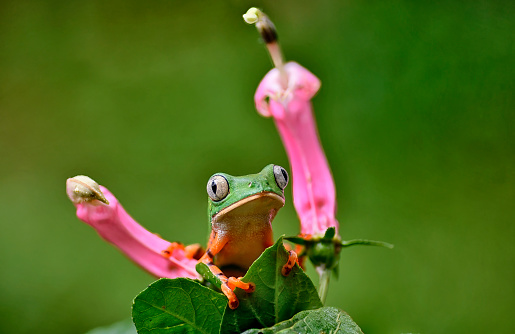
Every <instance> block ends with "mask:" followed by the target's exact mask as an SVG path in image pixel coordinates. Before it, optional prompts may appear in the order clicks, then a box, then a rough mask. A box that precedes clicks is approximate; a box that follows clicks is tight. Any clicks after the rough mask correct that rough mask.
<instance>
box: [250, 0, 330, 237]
mask: <svg viewBox="0 0 515 334" xmlns="http://www.w3.org/2000/svg"><path fill="white" fill-rule="evenodd" d="M243 18H244V19H245V21H246V22H247V23H255V24H256V28H257V29H258V31H259V33H260V34H261V37H262V38H263V40H264V42H265V43H266V46H267V48H268V51H269V52H270V56H271V58H272V61H273V63H274V65H275V67H276V68H274V69H272V70H271V71H270V72H268V74H267V75H266V76H265V77H264V79H263V80H262V81H261V83H260V84H259V87H258V89H257V91H256V94H255V96H254V101H255V103H256V108H257V110H258V112H259V113H260V114H261V115H263V116H265V117H273V118H274V121H275V125H276V126H277V129H278V131H279V133H280V135H281V139H282V141H283V143H284V146H285V148H286V152H287V154H288V158H289V160H290V165H291V169H292V182H293V203H294V205H295V209H296V210H297V214H298V215H299V219H300V223H301V233H302V234H304V235H323V234H324V233H325V232H326V230H327V229H328V228H330V227H334V228H335V230H336V232H338V221H337V220H336V219H335V217H334V215H335V212H336V199H335V198H336V191H335V187H334V181H333V177H332V175H331V170H330V169H329V164H328V163H327V159H326V157H325V154H324V151H323V149H322V145H321V144H320V140H319V138H318V133H317V127H316V124H315V119H314V117H313V108H312V105H311V99H312V98H313V96H314V95H315V94H316V93H317V92H318V89H319V88H320V80H319V79H318V78H317V77H316V76H314V75H313V74H312V73H311V72H309V71H308V70H307V69H305V68H304V67H302V66H300V65H299V64H297V63H294V62H289V63H287V64H283V56H282V54H281V50H280V48H279V44H278V42H277V32H276V30H275V27H274V25H273V23H272V22H271V21H270V19H269V18H268V17H267V16H266V15H265V14H264V13H263V12H261V11H260V10H259V9H256V8H251V9H249V10H248V11H247V13H245V14H244V15H243Z"/></svg>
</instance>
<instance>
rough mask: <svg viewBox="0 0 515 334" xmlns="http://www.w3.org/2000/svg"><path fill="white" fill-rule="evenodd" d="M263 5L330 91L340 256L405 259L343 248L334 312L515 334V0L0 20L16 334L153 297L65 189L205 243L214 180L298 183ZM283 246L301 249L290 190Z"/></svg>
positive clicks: (26, 8) (0, 296)
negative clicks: (258, 19)
mask: <svg viewBox="0 0 515 334" xmlns="http://www.w3.org/2000/svg"><path fill="white" fill-rule="evenodd" d="M250 6H259V7H261V8H263V9H264V10H265V11H266V12H267V13H268V14H269V15H270V16H271V18H272V19H273V20H274V21H275V23H276V26H277V28H278V31H279V35H280V38H281V41H282V46H283V49H284V52H285V54H286V57H287V58H288V59H291V60H296V61H298V62H299V63H301V64H302V65H304V66H305V67H307V68H308V69H310V70H311V71H312V72H313V73H315V74H316V75H317V76H318V77H319V78H320V79H321V80H322V82H323V84H322V89H321V91H320V93H319V94H318V95H317V97H316V98H315V99H314V106H315V112H316V118H317V122H318V125H319V130H320V137H321V140H322V142H323V145H324V147H325V151H326V153H327V156H328V159H329V161H330V164H331V166H332V170H333V173H334V178H335V181H336V186H337V191H338V206H339V211H338V219H339V221H340V223H341V234H342V236H343V238H344V239H352V238H370V239H377V240H384V241H388V242H392V243H394V244H395V246H396V247H395V249H394V250H387V249H380V248H367V247H361V248H359V247H356V248H351V249H348V250H344V252H343V254H342V261H341V262H342V263H341V268H340V269H341V270H340V272H341V278H340V280H339V281H335V280H333V281H332V284H331V286H330V291H329V297H328V305H332V306H337V307H339V308H342V309H344V310H346V311H347V312H348V313H349V314H350V315H351V316H352V317H353V318H354V320H355V321H356V322H357V323H358V324H359V325H360V326H361V327H362V329H363V330H364V331H365V333H406V332H413V333H494V332H495V333H513V332H514V331H515V321H514V320H513V310H514V309H515V266H514V255H515V242H514V241H515V240H514V239H515V233H514V232H515V227H514V222H515V98H514V88H515V84H514V79H515V73H514V72H515V71H514V59H515V57H514V55H515V53H514V45H515V43H514V41H515V38H514V36H515V34H514V33H515V24H514V20H513V17H514V15H515V5H514V2H513V1H470V2H466V1H446V2H434V1H389V2H382V1H372V2H366V1H354V0H345V1H324V0H323V1H317V2H314V1H292V0H289V1H281V2H277V1H253V2H248V1H236V0H233V1H189V2H182V1H171V0H170V1H83V2H78V1H77V2H75V1H44V2H43V1H24V0H17V1H2V2H1V4H0V224H1V232H0V264H1V279H0V318H1V321H0V332H1V333H83V332H85V331H87V330H88V329H90V328H93V327H97V326H103V325H108V324H110V323H113V322H116V321H118V320H121V319H125V318H127V317H129V315H130V307H131V303H132V299H133V297H134V296H136V294H138V293H139V292H140V291H141V290H143V289H144V288H145V287H146V286H147V284H149V283H150V282H152V281H153V278H152V277H150V276H149V275H147V274H146V273H145V272H143V271H141V270H140V269H139V268H138V267H136V266H135V265H133V264H132V263H131V262H130V261H128V260H127V259H126V258H124V257H123V256H122V255H121V254H120V253H119V252H118V251H117V250H115V249H114V248H113V247H111V246H110V245H108V244H107V243H105V242H104V241H102V240H101V239H100V238H99V237H98V236H97V234H96V233H95V231H94V230H93V229H91V228H90V227H89V226H87V225H86V224H84V223H82V222H80V221H79V220H78V219H77V218H76V217H75V211H74V208H73V206H72V204H71V203H70V202H69V201H68V199H67V197H66V195H65V191H64V190H65V187H64V186H65V180H66V178H68V177H71V176H74V175H77V174H86V175H89V176H91V177H92V178H94V179H95V180H96V181H98V182H99V183H101V184H103V185H105V186H107V187H108V188H109V189H110V190H111V191H112V192H113V193H114V194H115V195H116V196H117V197H118V199H119V200H120V201H121V202H122V203H123V205H124V207H125V208H126V209H127V211H128V212H130V213H131V214H132V215H133V217H135V218H136V219H137V220H138V221H139V222H140V223H142V224H143V225H144V226H146V227H147V228H148V229H150V230H151V231H154V232H156V233H159V234H161V235H162V236H163V237H164V238H166V239H168V240H180V241H182V242H184V243H194V242H205V238H206V235H207V218H206V194H205V182H206V181H207V179H208V177H209V176H210V175H211V174H213V173H214V172H217V171H225V172H228V173H231V174H235V175H242V174H248V173H253V172H257V171H259V170H260V169H261V168H262V167H263V166H265V165H266V164H268V163H277V164H281V165H283V166H287V165H288V163H287V159H286V156H285V153H284V149H283V147H282V144H281V142H280V140H279V137H278V134H277V132H276V131H275V129H274V125H273V122H272V121H271V120H270V119H265V118H261V117H260V116H258V115H257V113H256V111H255V109H254V106H253V94H254V91H255V88H256V87H257V84H258V83H259V81H260V79H261V78H262V77H263V76H264V75H265V73H266V72H267V71H268V70H269V69H270V68H271V64H270V61H269V59H268V56H267V54H266V52H265V49H264V47H263V45H262V44H261V43H259V37H258V34H257V33H256V31H255V29H254V28H253V27H250V26H247V25H246V24H245V23H244V22H243V20H242V18H241V15H242V14H243V13H244V12H245V11H246V10H247V9H248V8H249V7H250ZM290 189H291V188H290ZM290 192H291V190H290ZM274 231H275V233H276V235H280V234H283V233H285V234H289V235H291V234H295V233H297V232H298V221H297V218H296V215H295V212H294V210H293V206H292V202H291V193H288V200H287V204H286V207H285V209H283V210H282V212H280V213H279V215H278V217H277V218H276V220H275V222H274ZM309 271H310V273H311V274H313V270H312V269H310V270H309ZM313 277H315V276H313Z"/></svg>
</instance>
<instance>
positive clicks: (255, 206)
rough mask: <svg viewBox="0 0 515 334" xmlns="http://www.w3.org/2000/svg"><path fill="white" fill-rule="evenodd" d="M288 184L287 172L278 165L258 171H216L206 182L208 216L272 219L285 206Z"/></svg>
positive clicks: (219, 218)
mask: <svg viewBox="0 0 515 334" xmlns="http://www.w3.org/2000/svg"><path fill="white" fill-rule="evenodd" d="M287 184H288V173H287V172H286V170H285V169H284V168H282V167H281V166H277V165H268V166H266V167H265V168H263V170H262V171H261V172H259V173H257V174H251V175H245V176H232V175H228V174H225V173H216V174H215V175H213V176H211V177H210V178H209V181H208V182H207V194H208V196H209V200H208V201H209V203H208V214H209V218H210V219H211V220H212V221H218V220H226V219H229V220H232V219H234V218H238V217H243V218H244V217H250V216H268V217H269V219H270V220H271V219H273V217H274V216H275V214H276V213H277V211H278V210H279V209H280V208H282V207H283V206H284V188H285V187H286V185H287ZM222 218H224V219H222Z"/></svg>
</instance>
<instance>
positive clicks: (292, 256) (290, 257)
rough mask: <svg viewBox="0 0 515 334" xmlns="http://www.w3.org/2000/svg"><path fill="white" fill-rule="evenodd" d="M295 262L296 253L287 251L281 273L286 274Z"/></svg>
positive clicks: (296, 260) (296, 261)
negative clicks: (286, 258)
mask: <svg viewBox="0 0 515 334" xmlns="http://www.w3.org/2000/svg"><path fill="white" fill-rule="evenodd" d="M295 263H298V257H297V253H295V252H294V251H292V250H290V251H288V262H286V264H285V265H284V266H283V268H282V269H281V274H283V276H288V275H289V274H290V272H291V270H292V269H293V266H295Z"/></svg>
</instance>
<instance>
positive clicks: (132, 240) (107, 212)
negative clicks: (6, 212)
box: [66, 176, 199, 278]
mask: <svg viewBox="0 0 515 334" xmlns="http://www.w3.org/2000/svg"><path fill="white" fill-rule="evenodd" d="M66 190H67V193H68V197H70V200H71V201H72V202H73V203H74V204H75V207H76V208H77V217H78V218H79V219H80V220H82V221H84V222H85V223H87V224H88V225H90V226H91V227H93V228H94V229H95V230H96V231H97V232H98V234H99V235H100V236H101V237H102V238H103V239H105V240H106V241H108V242H109V243H111V244H113V245H114V246H115V247H117V248H119V249H120V250H121V251H122V252H123V253H124V254H125V255H126V256H127V257H128V258H129V259H131V260H132V261H134V262H135V263H136V264H138V265H139V266H140V267H142V268H143V269H145V270H146V271H148V272H149V273H150V274H152V275H154V276H156V277H167V278H176V277H189V278H198V277H199V276H198V274H197V272H196V271H195V265H196V263H197V261H196V260H194V259H188V258H186V256H185V254H184V250H182V249H175V250H174V251H173V253H172V254H171V256H170V257H169V258H166V257H164V256H163V255H162V251H163V250H166V249H167V248H168V246H170V244H171V243H170V242H168V241H166V240H163V239H161V238H160V237H159V236H157V235H156V234H154V233H152V232H149V231H147V230H146V229H145V228H143V227H142V226H141V225H139V224H138V223H137V222H136V221H135V220H134V219H133V218H132V217H131V216H130V215H129V214H128V213H127V212H126V211H125V210H124V209H123V207H122V205H121V204H120V202H118V200H117V199H116V197H114V195H113V194H111V192H110V191H109V190H107V189H106V188H104V187H102V186H99V185H98V184H97V183H96V182H95V181H93V180H92V179H90V178H89V177H86V176H77V177H75V178H70V179H68V180H67V181H66ZM104 195H105V197H104ZM102 202H104V203H108V204H104V203H102Z"/></svg>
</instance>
